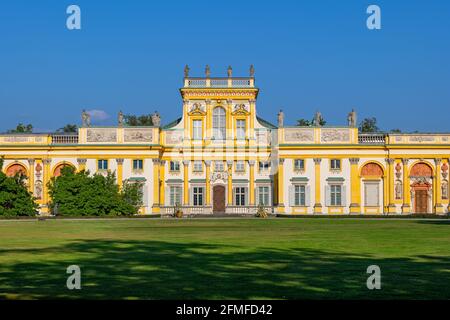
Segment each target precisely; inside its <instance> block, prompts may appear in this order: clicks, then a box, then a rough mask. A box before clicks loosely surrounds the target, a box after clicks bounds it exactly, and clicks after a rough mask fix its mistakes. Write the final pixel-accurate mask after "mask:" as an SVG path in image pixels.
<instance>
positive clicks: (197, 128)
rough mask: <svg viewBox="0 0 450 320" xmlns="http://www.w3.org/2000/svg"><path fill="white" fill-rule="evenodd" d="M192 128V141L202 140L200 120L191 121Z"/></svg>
mask: <svg viewBox="0 0 450 320" xmlns="http://www.w3.org/2000/svg"><path fill="white" fill-rule="evenodd" d="M192 127H193V132H192V133H193V137H192V138H193V139H194V140H202V139H203V135H202V120H194V121H192Z"/></svg>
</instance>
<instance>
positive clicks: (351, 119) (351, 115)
mask: <svg viewBox="0 0 450 320" xmlns="http://www.w3.org/2000/svg"><path fill="white" fill-rule="evenodd" d="M347 122H348V126H349V127H356V111H355V110H354V109H352V111H351V112H350V113H349V114H348V116H347Z"/></svg>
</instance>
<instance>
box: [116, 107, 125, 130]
mask: <svg viewBox="0 0 450 320" xmlns="http://www.w3.org/2000/svg"><path fill="white" fill-rule="evenodd" d="M123 118H124V116H123V112H122V110H120V111H119V114H118V115H117V123H118V125H119V127H122V126H123Z"/></svg>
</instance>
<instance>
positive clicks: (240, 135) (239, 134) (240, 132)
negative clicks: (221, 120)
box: [236, 120, 245, 140]
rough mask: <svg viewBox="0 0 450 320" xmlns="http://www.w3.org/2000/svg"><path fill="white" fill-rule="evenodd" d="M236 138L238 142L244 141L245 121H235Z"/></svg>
mask: <svg viewBox="0 0 450 320" xmlns="http://www.w3.org/2000/svg"><path fill="white" fill-rule="evenodd" d="M236 138H237V139H238V140H244V139H245V120H236Z"/></svg>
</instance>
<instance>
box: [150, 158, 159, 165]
mask: <svg viewBox="0 0 450 320" xmlns="http://www.w3.org/2000/svg"><path fill="white" fill-rule="evenodd" d="M152 162H153V165H159V163H160V160H159V159H152Z"/></svg>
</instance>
